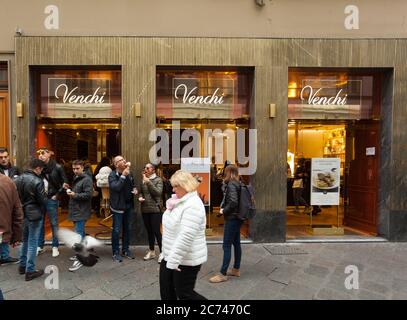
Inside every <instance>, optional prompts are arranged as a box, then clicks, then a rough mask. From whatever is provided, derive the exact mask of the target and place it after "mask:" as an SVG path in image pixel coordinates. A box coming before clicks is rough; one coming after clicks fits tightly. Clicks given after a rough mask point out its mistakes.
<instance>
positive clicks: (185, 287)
mask: <svg viewBox="0 0 407 320" xmlns="http://www.w3.org/2000/svg"><path fill="white" fill-rule="evenodd" d="M179 269H181V271H177V270H172V269H167V261H165V260H162V261H161V264H160V294H161V300H177V298H178V299H180V300H207V299H206V298H205V297H204V296H201V295H200V294H199V293H197V292H196V291H195V290H194V288H195V282H196V277H197V275H198V272H199V270H201V265H199V266H193V267H191V266H179Z"/></svg>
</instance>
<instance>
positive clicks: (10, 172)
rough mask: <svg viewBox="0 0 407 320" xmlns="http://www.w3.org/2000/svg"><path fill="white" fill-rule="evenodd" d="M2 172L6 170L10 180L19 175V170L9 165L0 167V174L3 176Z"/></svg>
mask: <svg viewBox="0 0 407 320" xmlns="http://www.w3.org/2000/svg"><path fill="white" fill-rule="evenodd" d="M4 170H8V177H9V178H11V179H14V178H15V177H16V176H19V175H20V170H19V169H18V168H17V167H15V166H12V165H11V164H9V165H8V166H7V167H3V166H2V165H0V174H5V173H4Z"/></svg>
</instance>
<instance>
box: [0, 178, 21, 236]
mask: <svg viewBox="0 0 407 320" xmlns="http://www.w3.org/2000/svg"><path fill="white" fill-rule="evenodd" d="M23 217H24V213H23V209H22V207H21V203H20V199H19V197H18V193H17V189H16V185H15V184H14V183H13V181H12V180H11V179H10V178H9V177H6V176H5V175H1V174H0V232H3V240H2V242H8V243H10V244H13V243H15V242H21V241H22V238H23V230H22V228H23Z"/></svg>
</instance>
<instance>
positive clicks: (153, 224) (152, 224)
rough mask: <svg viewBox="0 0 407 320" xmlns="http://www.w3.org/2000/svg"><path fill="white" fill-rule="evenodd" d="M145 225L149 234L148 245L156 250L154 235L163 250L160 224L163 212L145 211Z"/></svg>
mask: <svg viewBox="0 0 407 320" xmlns="http://www.w3.org/2000/svg"><path fill="white" fill-rule="evenodd" d="M142 215H143V221H144V226H145V227H146V230H147V235H148V246H149V247H150V250H154V243H155V241H154V237H155V238H156V239H157V243H158V247H159V248H160V252H161V231H160V225H161V220H162V217H163V215H162V213H160V212H157V213H143V214H142Z"/></svg>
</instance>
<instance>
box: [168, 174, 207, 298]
mask: <svg viewBox="0 0 407 320" xmlns="http://www.w3.org/2000/svg"><path fill="white" fill-rule="evenodd" d="M170 181H171V185H172V187H173V191H174V192H175V195H173V196H172V198H171V199H169V200H168V201H167V205H166V208H167V210H166V211H165V212H164V214H163V219H162V224H163V236H162V255H163V260H162V261H161V265H160V294H161V299H162V300H176V299H177V298H178V299H182V300H205V299H206V298H205V297H203V296H201V295H200V294H199V293H197V292H196V291H195V290H194V287H195V282H196V278H197V275H198V272H199V270H200V269H201V265H202V264H203V263H204V262H206V260H207V259H208V250H207V245H206V238H205V228H206V214H205V207H204V205H203V203H202V200H201V199H200V198H199V196H198V194H197V192H196V189H197V188H198V186H199V183H198V181H196V179H195V178H194V177H193V176H192V175H191V174H190V173H189V172H186V171H182V170H178V171H177V172H175V173H174V175H173V176H172V177H171V180H170Z"/></svg>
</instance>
